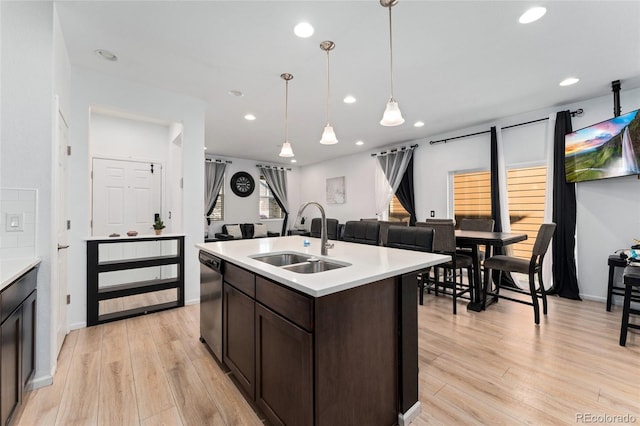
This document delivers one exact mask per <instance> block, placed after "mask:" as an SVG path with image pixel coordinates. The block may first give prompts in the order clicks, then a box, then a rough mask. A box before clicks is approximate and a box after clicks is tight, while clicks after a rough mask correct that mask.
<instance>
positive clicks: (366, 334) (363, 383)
mask: <svg viewBox="0 0 640 426" xmlns="http://www.w3.org/2000/svg"><path fill="white" fill-rule="evenodd" d="M414 291H415V290H414ZM397 303H398V294H397V284H396V278H388V279H385V280H382V281H378V282H374V283H371V284H369V285H366V286H361V287H356V288H353V289H350V290H345V291H341V292H339V293H334V294H331V295H328V296H324V297H320V298H318V299H316V303H315V379H316V383H315V406H316V411H315V419H316V421H315V424H316V425H317V426H324V425H327V426H328V425H355V424H358V425H381V426H383V425H393V424H396V423H397V421H398V383H397V378H398V350H397V347H398V334H397V327H398V310H397Z"/></svg>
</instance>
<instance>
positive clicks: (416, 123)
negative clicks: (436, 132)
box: [413, 121, 424, 127]
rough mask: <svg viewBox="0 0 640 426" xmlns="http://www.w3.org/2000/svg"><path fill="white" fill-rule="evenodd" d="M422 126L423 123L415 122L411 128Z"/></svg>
mask: <svg viewBox="0 0 640 426" xmlns="http://www.w3.org/2000/svg"><path fill="white" fill-rule="evenodd" d="M422 126H424V121H416V122H415V123H413V127H422Z"/></svg>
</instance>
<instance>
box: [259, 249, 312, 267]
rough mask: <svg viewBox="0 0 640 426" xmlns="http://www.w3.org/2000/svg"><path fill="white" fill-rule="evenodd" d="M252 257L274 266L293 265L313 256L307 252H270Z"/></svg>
mask: <svg viewBox="0 0 640 426" xmlns="http://www.w3.org/2000/svg"><path fill="white" fill-rule="evenodd" d="M250 257H251V258H252V259H255V260H259V261H260V262H265V263H268V264H269V265H273V266H286V265H293V264H295V263H302V262H305V261H306V260H307V259H310V258H311V256H308V255H305V254H300V253H292V252H283V253H269V254H263V255H258V256H250Z"/></svg>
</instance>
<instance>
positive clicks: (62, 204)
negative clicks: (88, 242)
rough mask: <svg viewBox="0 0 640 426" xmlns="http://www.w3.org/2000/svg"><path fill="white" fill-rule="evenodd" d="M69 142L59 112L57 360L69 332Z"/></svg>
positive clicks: (56, 186) (67, 131)
mask: <svg viewBox="0 0 640 426" xmlns="http://www.w3.org/2000/svg"><path fill="white" fill-rule="evenodd" d="M68 138H69V127H68V125H67V122H66V121H65V119H64V116H63V115H62V112H61V111H60V110H58V123H57V137H56V143H57V147H56V150H57V154H56V157H57V165H56V172H55V173H56V174H55V176H56V177H55V191H56V204H55V206H56V207H55V208H56V213H55V216H56V221H57V224H56V232H57V242H58V250H57V256H58V260H57V270H58V273H57V278H58V279H57V285H54V290H53V295H52V296H53V303H54V304H55V306H54V329H55V334H56V353H55V355H56V358H57V355H58V354H59V353H60V349H61V348H62V343H64V338H65V336H66V335H67V332H68V326H67V292H68V283H67V282H68V267H69V264H68V252H69V250H68V248H69V231H68V225H67V219H68V215H67V155H68V152H67V146H68Z"/></svg>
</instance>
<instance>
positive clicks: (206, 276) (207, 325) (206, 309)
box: [198, 251, 224, 362]
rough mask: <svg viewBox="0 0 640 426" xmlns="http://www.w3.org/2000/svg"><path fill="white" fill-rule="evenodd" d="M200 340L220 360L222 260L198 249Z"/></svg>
mask: <svg viewBox="0 0 640 426" xmlns="http://www.w3.org/2000/svg"><path fill="white" fill-rule="evenodd" d="M198 257H199V259H200V341H202V342H204V343H206V344H207V345H208V346H209V348H210V349H211V352H213V355H214V356H215V357H216V358H217V359H218V361H220V362H222V274H223V272H224V271H223V268H224V262H223V261H222V260H221V259H218V258H217V257H215V256H212V255H210V254H209V253H207V252H204V251H200V255H199V256H198Z"/></svg>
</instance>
